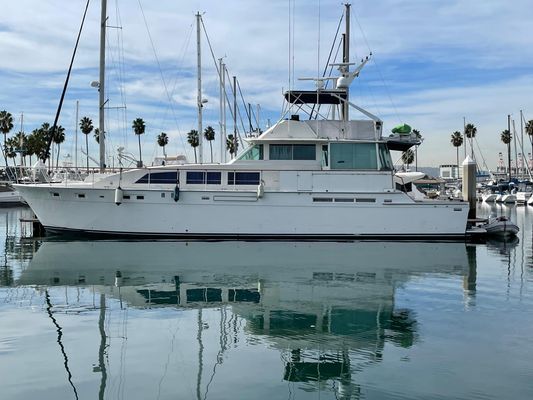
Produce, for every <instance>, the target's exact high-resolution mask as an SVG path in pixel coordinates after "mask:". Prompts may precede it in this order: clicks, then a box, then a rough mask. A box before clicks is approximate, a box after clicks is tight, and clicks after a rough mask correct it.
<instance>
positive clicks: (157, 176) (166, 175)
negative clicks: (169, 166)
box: [135, 171, 178, 183]
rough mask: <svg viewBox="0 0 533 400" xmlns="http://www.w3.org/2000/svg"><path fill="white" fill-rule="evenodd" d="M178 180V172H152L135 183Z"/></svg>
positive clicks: (174, 181) (173, 181) (172, 181)
mask: <svg viewBox="0 0 533 400" xmlns="http://www.w3.org/2000/svg"><path fill="white" fill-rule="evenodd" d="M177 181H178V172H176V171H168V172H152V173H149V174H146V175H144V176H143V177H142V178H141V179H139V180H138V181H137V182H135V183H176V182H177Z"/></svg>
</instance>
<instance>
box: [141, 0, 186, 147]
mask: <svg viewBox="0 0 533 400" xmlns="http://www.w3.org/2000/svg"><path fill="white" fill-rule="evenodd" d="M137 2H138V3H139V8H140V9H141V14H142V16H143V20H144V26H145V27H146V32H147V33H148V38H149V39H150V44H151V46H152V51H153V52H154V57H155V60H156V62H157V67H158V69H159V74H160V75H161V81H162V82H163V86H164V88H165V94H166V95H167V99H168V101H169V103H170V108H171V110H172V114H173V116H174V119H175V122H176V125H178V120H177V118H176V115H175V110H174V105H173V103H172V97H171V96H170V93H169V91H168V87H167V83H166V81H165V77H164V75H163V69H162V68H161V63H160V62H159V57H157V52H156V49H155V45H154V41H153V40H152V34H151V33H150V28H149V27H148V21H147V20H146V15H145V14H144V9H143V6H142V4H141V0H137ZM178 130H179V126H178ZM180 138H181V141H182V144H183V147H184V148H185V142H184V141H183V138H182V137H181V135H180Z"/></svg>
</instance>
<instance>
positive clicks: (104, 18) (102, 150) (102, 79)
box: [98, 0, 107, 172]
mask: <svg viewBox="0 0 533 400" xmlns="http://www.w3.org/2000/svg"><path fill="white" fill-rule="evenodd" d="M106 24H107V0H102V15H101V17H100V79H99V85H98V93H99V99H98V102H99V104H100V107H99V110H98V129H99V130H100V136H99V140H98V141H99V144H100V172H104V170H105V126H104V106H105V34H106Z"/></svg>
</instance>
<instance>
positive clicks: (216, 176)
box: [207, 172, 222, 185]
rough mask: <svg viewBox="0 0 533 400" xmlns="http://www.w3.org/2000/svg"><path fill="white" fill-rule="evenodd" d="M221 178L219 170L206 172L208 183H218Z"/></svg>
mask: <svg viewBox="0 0 533 400" xmlns="http://www.w3.org/2000/svg"><path fill="white" fill-rule="evenodd" d="M221 180H222V173H221V172H207V184H208V185H220V182H221Z"/></svg>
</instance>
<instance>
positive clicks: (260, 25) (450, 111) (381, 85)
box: [0, 0, 533, 168]
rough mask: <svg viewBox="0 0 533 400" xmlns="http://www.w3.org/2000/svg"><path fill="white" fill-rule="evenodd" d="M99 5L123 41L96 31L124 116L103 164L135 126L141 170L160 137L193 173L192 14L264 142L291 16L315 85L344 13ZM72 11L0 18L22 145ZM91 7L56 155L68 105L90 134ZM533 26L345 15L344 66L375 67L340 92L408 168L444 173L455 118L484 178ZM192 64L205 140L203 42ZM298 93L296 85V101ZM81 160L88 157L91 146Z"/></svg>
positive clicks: (3, 70)
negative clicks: (474, 140) (415, 136)
mask: <svg viewBox="0 0 533 400" xmlns="http://www.w3.org/2000/svg"><path fill="white" fill-rule="evenodd" d="M108 2H109V5H108V11H109V13H108V14H109V25H112V26H121V27H122V29H115V28H109V29H108V43H109V49H108V56H107V58H108V90H109V93H108V97H109V106H110V107H120V106H122V105H123V104H124V103H125V104H126V106H127V111H125V112H124V111H123V110H122V109H115V108H113V109H112V110H109V113H108V117H107V123H108V128H107V131H108V136H109V154H116V148H117V147H119V146H125V147H126V148H127V149H128V150H129V151H131V152H132V153H133V154H136V153H137V147H136V138H135V136H134V134H133V132H132V129H131V121H132V120H133V119H134V118H136V117H142V118H143V119H144V120H145V121H146V125H147V131H146V134H145V135H144V136H143V137H142V141H143V159H145V160H150V159H152V158H153V157H154V156H155V155H161V150H160V148H159V147H158V146H157V145H156V136H157V134H159V133H160V132H161V131H165V132H167V133H168V134H169V135H170V144H169V147H168V153H169V154H180V153H185V154H187V156H188V158H189V159H193V155H192V151H191V150H190V148H189V147H188V146H186V145H185V146H184V144H185V143H186V139H185V134H186V132H188V131H189V130H190V129H194V128H195V127H196V124H197V122H196V109H195V103H196V100H195V98H196V79H195V74H196V72H195V68H196V65H195V64H196V56H195V30H194V29H195V28H194V14H195V12H196V11H198V10H199V11H201V12H203V13H204V15H203V18H204V23H205V26H206V28H207V31H208V34H209V38H210V41H211V44H212V45H213V50H214V52H215V57H216V58H219V57H225V58H224V59H225V62H226V64H227V66H228V69H229V73H230V75H236V76H237V77H238V79H239V81H240V85H241V88H242V90H243V93H244V95H245V97H246V101H247V102H250V103H252V104H261V121H260V122H261V126H262V127H263V128H264V127H265V125H266V121H267V118H269V119H270V120H271V121H272V122H274V121H275V120H277V118H279V116H280V111H281V106H282V97H281V93H282V90H283V89H287V88H288V87H289V72H288V70H289V68H288V67H289V51H288V48H289V47H288V34H289V9H292V10H293V11H294V14H293V18H292V21H293V24H292V25H291V26H292V28H293V31H294V53H293V56H294V77H295V78H298V77H303V76H314V75H316V74H317V70H318V69H319V63H318V53H319V52H318V49H319V46H318V42H320V65H321V66H320V69H321V68H322V67H323V64H324V63H325V61H326V56H327V53H328V51H329V48H330V45H331V40H332V38H333V35H334V33H335V29H336V26H337V23H338V21H339V18H340V15H341V13H342V11H343V7H342V4H341V3H340V2H338V1H332V0H320V1H318V0H316V1H304V0H291V1H289V0H280V1H276V0H273V1H269V2H264V1H259V0H249V1H236V0H233V1H232V0H229V1H226V2H219V1H198V0H196V1H194V0H190V1H187V0H186V1H179V2H176V1H172V0H159V1H157V2H154V1H148V0H108ZM84 6H85V0H69V1H67V0H50V1H46V2H42V1H39V0H18V1H16V2H5V4H3V18H2V21H1V22H0V51H1V52H2V57H1V59H0V82H1V84H0V109H6V110H8V111H10V112H11V113H12V114H13V115H14V116H15V117H17V118H18V117H19V115H20V113H21V112H24V120H25V131H27V132H28V131H31V130H32V129H34V128H36V127H37V126H39V125H40V124H41V123H42V122H45V121H47V122H52V121H53V117H54V115H55V110H56V107H57V104H58V101H59V96H60V93H61V88H62V85H63V80H64V77H65V73H66V70H67V67H68V63H69V60H70V55H71V51H72V48H73V46H74V42H75V38H76V34H77V30H78V28H79V23H80V20H81V16H82V12H83V9H84ZM99 7H100V0H92V1H91V5H90V9H89V15H88V20H87V22H86V26H85V30H84V32H83V34H82V38H81V43H80V49H79V52H78V56H77V58H76V61H75V66H74V72H73V75H72V79H71V83H70V88H69V91H68V93H67V97H66V99H65V104H64V109H63V112H62V115H61V120H60V123H61V124H62V125H63V126H64V127H65V128H66V130H67V134H68V137H69V138H68V141H67V143H65V144H64V145H63V146H62V152H64V153H63V154H66V153H70V154H74V147H73V146H74V140H73V139H74V126H75V103H76V100H79V101H80V114H81V116H84V115H87V116H89V117H91V118H93V121H96V120H97V92H96V90H95V89H94V88H91V87H90V82H91V81H93V80H97V79H98V71H97V67H98V35H99V22H98V20H99ZM28 10H32V12H28ZM143 12H144V16H145V18H146V21H147V24H148V28H149V30H150V35H151V38H152V41H153V43H154V47H155V49H156V54H157V60H156V58H155V56H154V50H153V49H152V45H151V42H150V38H149V36H148V33H147V28H146V26H145V23H144V18H143ZM532 20H533V1H532V0H515V1H513V2H512V3H510V2H507V1H490V0H489V1H481V0H479V1H478V0H469V1H464V0H463V1H454V0H446V1H443V0H441V1H433V0H418V1H417V0H379V1H367V0H364V1H360V2H357V3H355V4H354V5H353V6H352V24H351V29H352V46H351V54H352V55H353V56H354V57H353V58H354V59H355V58H356V57H357V58H360V57H362V56H364V55H366V54H368V52H369V51H372V52H373V54H374V58H373V61H372V62H370V63H369V64H368V65H367V67H365V69H364V70H363V72H362V73H361V76H360V78H358V80H356V82H355V83H354V84H353V86H352V91H351V94H352V100H353V101H355V102H356V103H357V104H359V105H361V106H363V107H365V108H367V109H368V110H369V111H371V112H372V113H374V114H377V115H379V116H380V117H381V118H383V120H384V121H385V129H386V130H389V129H391V128H392V127H393V126H394V125H396V124H398V123H400V122H405V123H409V124H410V125H412V126H413V127H416V128H417V129H419V130H420V131H421V132H422V134H423V136H424V137H425V142H424V144H423V145H422V146H421V148H420V150H419V164H420V165H428V166H435V165H438V164H441V163H452V162H454V161H455V151H454V148H453V147H452V146H451V145H450V143H449V141H450V134H451V133H452V132H453V131H454V130H461V129H462V125H463V116H464V117H466V119H467V122H469V121H470V122H473V123H474V124H475V125H476V126H477V127H478V142H479V145H480V147H481V150H482V152H483V155H484V157H485V158H486V159H487V161H488V162H487V163H488V164H489V167H490V168H495V165H496V159H497V154H498V152H500V151H505V147H504V145H503V144H502V143H501V142H500V139H499V133H500V132H501V131H502V130H503V129H505V128H506V119H507V114H512V115H513V118H514V119H515V120H516V126H517V129H520V121H519V110H521V109H522V110H523V111H524V114H525V117H526V119H528V120H529V119H533V96H531V89H532V87H533V35H532V34H531V30H532V28H531V21H532ZM361 28H362V29H361ZM319 32H320V35H319ZM119 43H122V44H123V45H122V46H119ZM202 56H203V60H204V68H203V75H204V84H205V85H204V91H205V94H204V96H205V97H206V98H207V99H208V100H209V102H208V103H207V104H206V106H205V107H204V111H205V113H204V119H205V124H204V125H207V124H211V125H213V126H214V127H215V129H216V130H217V131H218V84H217V78H216V72H215V69H214V65H213V62H212V61H211V56H210V53H209V51H208V47H207V45H206V43H205V41H204V42H203V52H202ZM119 60H121V61H120V62H119ZM158 61H159V65H161V71H162V73H161V72H160V70H159V67H158ZM161 75H162V76H163V77H164V82H165V84H166V87H167V90H165V85H164V84H163V79H162V78H161ZM309 85H310V84H309V83H304V82H297V84H296V85H295V87H304V88H305V87H309ZM119 88H121V89H122V90H119ZM167 92H168V94H167ZM169 96H170V97H171V99H172V101H171V102H169V99H168V97H169ZM355 116H356V114H355V113H353V114H352V117H355ZM229 126H231V123H230V125H229ZM18 129H19V126H18V124H17V125H16V128H15V131H16V130H18ZM79 139H80V141H81V140H82V139H83V138H81V134H80V138H79ZM91 146H92V149H91V150H90V152H91V154H93V155H94V156H96V154H97V149H96V142H95V141H94V140H93V139H92V138H91ZM214 147H215V149H218V148H219V145H218V143H215V145H214ZM530 148H531V147H530V146H529V145H528V146H527V149H526V152H528V151H530V150H528V149H530Z"/></svg>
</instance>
